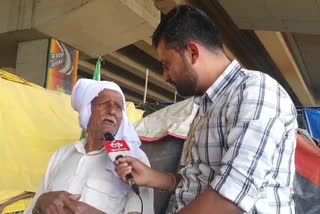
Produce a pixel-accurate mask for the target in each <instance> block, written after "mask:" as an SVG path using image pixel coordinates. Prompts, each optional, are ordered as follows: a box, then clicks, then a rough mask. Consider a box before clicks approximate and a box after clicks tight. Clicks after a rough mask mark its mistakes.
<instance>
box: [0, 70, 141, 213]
mask: <svg viewBox="0 0 320 214" xmlns="http://www.w3.org/2000/svg"><path fill="white" fill-rule="evenodd" d="M3 73H4V72H3V71H0V77H1V74H2V77H3ZM17 82H20V83H16V82H12V81H8V80H5V79H2V78H0V97H1V99H0V145H1V148H0V204H1V203H3V202H5V201H7V200H8V199H10V198H12V197H14V196H16V195H19V194H21V193H23V192H24V191H31V192H35V191H37V189H38V186H39V184H40V182H41V180H42V178H43V176H44V173H45V170H46V168H47V164H48V161H49V159H50V157H51V155H52V154H53V153H54V152H55V151H56V150H57V149H58V148H59V147H62V146H65V145H67V144H72V143H74V142H76V141H77V140H78V139H79V137H80V133H81V129H80V127H79V124H78V114H77V112H76V111H74V110H73V109H72V107H71V98H70V96H68V95H65V94H63V93H60V92H55V91H50V90H46V89H43V88H41V87H39V86H37V87H35V86H34V85H33V86H31V87H30V85H26V83H25V82H23V81H22V82H21V81H17ZM21 83H24V84H21ZM127 107H128V115H129V118H130V120H131V121H132V122H135V121H138V120H139V119H141V118H142V111H140V110H136V109H135V108H134V106H132V104H129V105H127ZM15 206H16V207H19V208H17V209H14V210H12V207H14V206H11V207H8V208H7V209H6V210H5V211H8V212H9V211H11V212H12V211H16V210H21V209H24V208H25V206H26V205H25V201H22V202H20V203H17V204H15Z"/></svg>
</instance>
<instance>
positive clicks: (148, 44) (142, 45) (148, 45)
mask: <svg viewBox="0 0 320 214" xmlns="http://www.w3.org/2000/svg"><path fill="white" fill-rule="evenodd" d="M134 45H135V46H136V47H137V48H139V49H140V50H142V51H144V52H146V53H147V54H149V55H150V56H152V57H153V58H155V59H157V60H159V57H158V53H157V50H156V49H155V47H153V46H152V41H151V38H148V39H145V40H140V41H138V42H136V43H134Z"/></svg>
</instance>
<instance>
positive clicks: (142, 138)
mask: <svg viewBox="0 0 320 214" xmlns="http://www.w3.org/2000/svg"><path fill="white" fill-rule="evenodd" d="M166 136H172V137H176V138H180V139H186V137H185V136H182V135H178V134H174V133H170V132H167V133H166V134H164V135H163V136H161V137H145V136H139V138H140V140H141V141H143V142H145V143H152V142H154V141H158V140H160V139H162V138H164V137H166Z"/></svg>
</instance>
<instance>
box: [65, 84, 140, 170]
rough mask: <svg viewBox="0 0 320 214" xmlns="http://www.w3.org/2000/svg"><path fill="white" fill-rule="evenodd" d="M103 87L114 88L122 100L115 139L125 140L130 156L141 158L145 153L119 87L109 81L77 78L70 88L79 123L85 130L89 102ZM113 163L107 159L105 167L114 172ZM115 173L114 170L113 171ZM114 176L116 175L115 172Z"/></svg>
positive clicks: (89, 107) (89, 113)
mask: <svg viewBox="0 0 320 214" xmlns="http://www.w3.org/2000/svg"><path fill="white" fill-rule="evenodd" d="M105 89H108V90H114V91H117V92H119V93H120V94H121V96H122V100H123V110H122V121H121V124H120V127H119V129H118V131H117V133H116V135H115V136H114V138H115V140H125V141H126V142H127V143H128V145H129V147H130V156H132V157H135V158H138V159H141V157H143V156H144V155H145V154H144V152H143V151H142V150H141V149H140V148H139V147H140V145H141V142H140V140H139V137H138V135H137V133H136V132H135V130H134V128H133V126H132V124H131V123H130V121H129V119H128V117H127V115H126V102H125V97H124V95H123V92H122V90H121V88H120V87H119V86H118V85H117V84H115V83H114V82H110V81H96V80H90V79H79V80H78V81H77V83H76V85H75V86H74V88H73V90H72V96H71V102H72V107H73V108H74V109H75V110H76V111H77V112H79V123H80V126H81V128H82V129H83V130H87V127H88V123H89V119H90V116H91V102H92V100H93V99H94V98H95V97H97V96H98V95H99V93H100V92H101V91H103V90H105ZM114 168H115V167H114V164H113V163H112V161H110V160H108V161H107V169H110V170H112V171H113V172H114ZM114 173H115V172H114ZM115 175H116V176H118V175H117V174H116V173H115Z"/></svg>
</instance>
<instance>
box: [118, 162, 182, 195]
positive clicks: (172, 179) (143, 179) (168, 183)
mask: <svg viewBox="0 0 320 214" xmlns="http://www.w3.org/2000/svg"><path fill="white" fill-rule="evenodd" d="M115 166H116V169H115V170H116V172H117V173H118V175H119V176H120V177H121V179H122V180H123V181H124V182H127V181H126V175H128V174H129V173H131V174H132V176H133V179H134V181H135V182H136V184H137V185H138V186H145V187H151V188H154V189H159V190H163V191H169V190H170V191H172V190H174V188H175V187H176V185H177V184H178V183H179V181H180V176H178V175H173V174H172V175H170V174H168V173H166V172H160V171H157V170H154V169H152V168H151V167H149V166H147V165H145V164H144V163H143V162H141V161H140V160H138V159H136V158H133V157H124V158H119V159H118V160H116V161H115Z"/></svg>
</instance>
